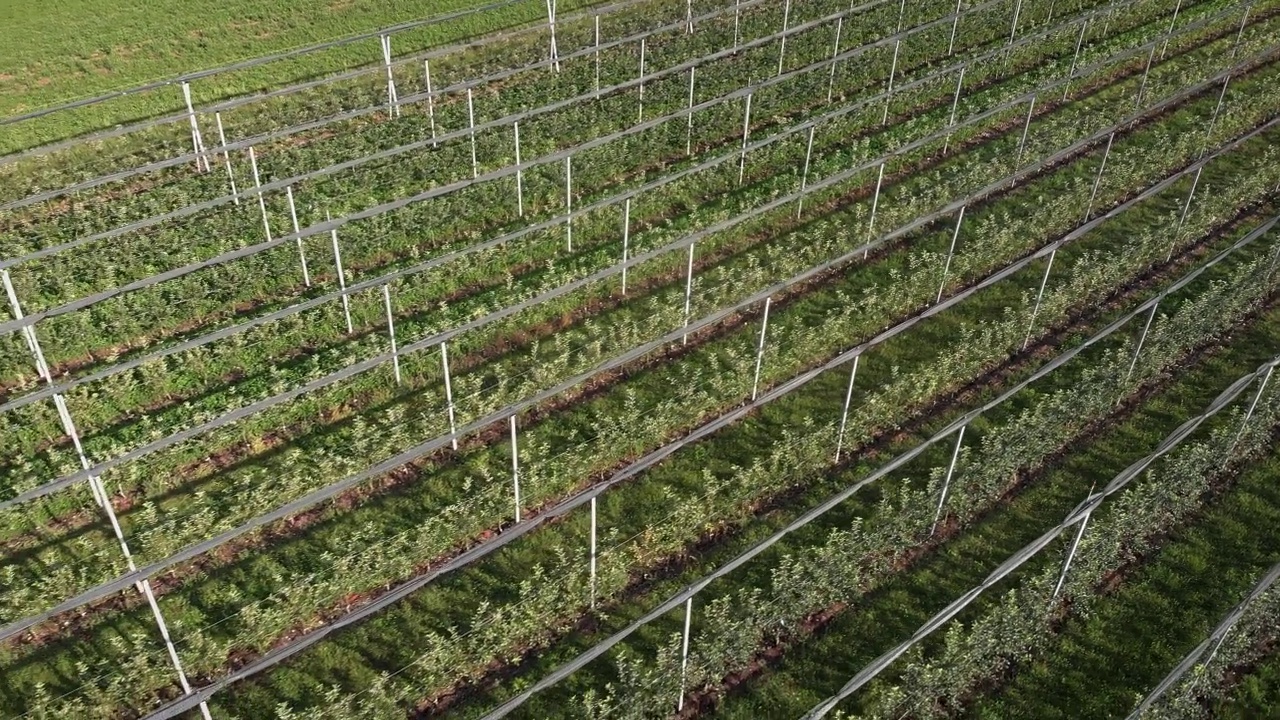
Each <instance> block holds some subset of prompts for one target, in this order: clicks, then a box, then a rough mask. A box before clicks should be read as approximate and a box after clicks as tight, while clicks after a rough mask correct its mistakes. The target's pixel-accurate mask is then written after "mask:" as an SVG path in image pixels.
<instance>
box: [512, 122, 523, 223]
mask: <svg viewBox="0 0 1280 720" xmlns="http://www.w3.org/2000/svg"><path fill="white" fill-rule="evenodd" d="M511 130H512V132H514V133H515V136H516V211H517V212H518V213H519V214H520V217H524V163H522V162H521V161H520V123H519V122H514V123H511Z"/></svg>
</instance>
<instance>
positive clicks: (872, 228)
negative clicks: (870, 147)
mask: <svg viewBox="0 0 1280 720" xmlns="http://www.w3.org/2000/svg"><path fill="white" fill-rule="evenodd" d="M883 184H884V162H881V163H880V174H879V175H877V176H876V194H875V197H873V198H872V199H871V219H870V220H869V221H868V222H867V242H868V243H870V242H871V241H872V240H874V239H875V236H876V235H875V233H876V211H877V210H879V209H880V186H881V185H883ZM870 254H871V248H870V247H868V248H867V249H866V250H863V251H862V259H863V260H866V259H867V257H868V256H870Z"/></svg>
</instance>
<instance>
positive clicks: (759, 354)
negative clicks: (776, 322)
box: [751, 298, 773, 402]
mask: <svg viewBox="0 0 1280 720" xmlns="http://www.w3.org/2000/svg"><path fill="white" fill-rule="evenodd" d="M772 303H773V298H765V299H764V319H763V320H762V321H761V323H760V342H758V343H756V375H755V379H754V380H752V381H751V402H755V400H756V394H757V392H758V391H759V389H760V366H761V365H762V364H763V363H764V338H765V333H767V332H768V331H769V306H770V305H771V304H772Z"/></svg>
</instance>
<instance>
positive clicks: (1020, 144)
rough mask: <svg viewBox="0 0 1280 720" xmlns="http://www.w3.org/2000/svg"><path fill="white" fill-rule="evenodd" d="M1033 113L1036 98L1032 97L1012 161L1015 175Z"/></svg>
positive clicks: (1019, 165) (1020, 165)
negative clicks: (1016, 153)
mask: <svg viewBox="0 0 1280 720" xmlns="http://www.w3.org/2000/svg"><path fill="white" fill-rule="evenodd" d="M1035 111H1036V96H1035V95H1032V96H1031V104H1030V105H1028V106H1027V120H1026V122H1025V123H1023V125H1022V139H1021V140H1019V141H1018V156H1017V158H1015V159H1014V161H1013V171H1014V173H1017V172H1018V168H1020V167H1022V153H1023V151H1024V150H1025V149H1026V147H1027V133H1028V132H1030V131H1031V116H1032V115H1033V114H1034V113H1035ZM1014 182H1016V180H1015V181H1011V182H1010V183H1009V184H1010V186H1012V185H1013V184H1014Z"/></svg>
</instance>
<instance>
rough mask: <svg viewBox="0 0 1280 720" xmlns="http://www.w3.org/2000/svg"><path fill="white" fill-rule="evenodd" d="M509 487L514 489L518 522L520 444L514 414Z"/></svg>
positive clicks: (512, 419)
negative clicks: (518, 443)
mask: <svg viewBox="0 0 1280 720" xmlns="http://www.w3.org/2000/svg"><path fill="white" fill-rule="evenodd" d="M511 487H512V489H513V490H514V491H515V503H516V522H520V446H519V445H517V444H516V416H515V415H512V416H511Z"/></svg>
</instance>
